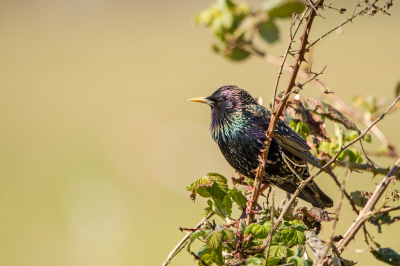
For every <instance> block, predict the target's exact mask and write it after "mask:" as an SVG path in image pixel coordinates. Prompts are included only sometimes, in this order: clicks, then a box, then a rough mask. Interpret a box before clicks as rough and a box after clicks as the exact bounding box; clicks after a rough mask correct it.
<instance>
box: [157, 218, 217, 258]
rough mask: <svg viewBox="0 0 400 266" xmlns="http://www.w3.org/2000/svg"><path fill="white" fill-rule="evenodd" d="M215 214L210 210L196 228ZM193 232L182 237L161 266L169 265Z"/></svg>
mask: <svg viewBox="0 0 400 266" xmlns="http://www.w3.org/2000/svg"><path fill="white" fill-rule="evenodd" d="M214 214H215V213H214V212H210V213H209V214H208V215H207V216H206V217H205V218H204V219H203V220H201V222H200V223H198V224H197V225H196V227H194V228H200V227H201V226H202V225H203V224H204V222H205V221H207V220H208V219H210V218H211V217H212V216H213V215H214ZM192 233H193V231H192V232H188V233H187V235H186V236H185V237H184V238H182V240H181V241H180V242H179V243H178V245H176V246H175V248H174V249H173V250H172V251H171V252H170V253H169V254H168V257H167V259H166V260H165V261H164V263H163V264H162V265H161V266H166V265H168V264H169V263H170V262H171V260H172V258H173V257H175V255H176V254H178V253H179V252H180V251H181V250H182V249H183V247H184V246H185V245H186V243H187V241H188V240H189V238H190V235H191V234H192Z"/></svg>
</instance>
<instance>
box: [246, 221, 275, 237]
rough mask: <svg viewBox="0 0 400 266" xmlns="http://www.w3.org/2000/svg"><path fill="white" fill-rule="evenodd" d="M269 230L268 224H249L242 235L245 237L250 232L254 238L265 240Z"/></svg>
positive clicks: (269, 225)
mask: <svg viewBox="0 0 400 266" xmlns="http://www.w3.org/2000/svg"><path fill="white" fill-rule="evenodd" d="M270 229H271V224H270V223H265V224H263V225H261V224H255V223H254V224H250V225H249V226H248V227H247V228H246V231H245V232H244V235H245V236H247V235H249V234H250V232H251V233H252V234H253V236H254V238H266V237H267V236H268V233H269V230H270Z"/></svg>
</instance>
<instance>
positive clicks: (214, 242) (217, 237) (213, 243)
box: [206, 230, 222, 249]
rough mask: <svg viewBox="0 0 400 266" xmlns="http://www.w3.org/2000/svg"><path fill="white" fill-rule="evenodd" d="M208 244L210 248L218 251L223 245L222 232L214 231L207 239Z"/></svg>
mask: <svg viewBox="0 0 400 266" xmlns="http://www.w3.org/2000/svg"><path fill="white" fill-rule="evenodd" d="M206 243H207V246H209V247H210V248H212V249H217V248H218V247H219V246H220V245H221V243H222V230H215V231H212V232H211V233H210V234H209V235H208V236H207V237H206Z"/></svg>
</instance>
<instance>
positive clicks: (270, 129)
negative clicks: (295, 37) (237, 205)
mask: <svg viewBox="0 0 400 266" xmlns="http://www.w3.org/2000/svg"><path fill="white" fill-rule="evenodd" d="M323 2H324V1H323V0H319V1H318V2H317V4H316V6H317V7H318V6H321V5H322V4H323ZM315 16H316V12H315V11H314V9H311V10H310V14H309V17H308V20H307V24H306V26H305V28H304V32H303V35H302V36H301V44H300V49H299V52H298V54H297V58H296V62H295V64H294V67H293V72H292V75H291V77H290V81H289V84H288V86H287V88H286V90H285V93H284V95H283V98H284V97H285V96H286V95H287V94H289V93H290V92H291V90H292V89H293V87H294V86H295V81H296V77H297V73H298V72H299V69H300V65H301V62H302V61H304V54H305V52H306V46H307V43H308V36H309V33H310V29H311V25H312V23H313V21H314V17H315ZM285 104H286V100H284V99H282V101H281V102H280V103H279V106H278V108H277V110H276V112H275V111H274V112H273V113H272V116H271V121H270V123H269V127H268V131H267V134H266V135H267V140H266V141H265V151H264V152H263V153H262V154H261V157H262V160H261V162H260V164H259V165H258V167H257V169H256V176H255V178H254V188H253V193H252V195H251V199H250V208H251V209H252V208H254V207H255V206H256V204H257V200H258V196H259V191H260V187H261V183H262V179H263V175H264V171H265V165H264V163H263V161H264V162H265V161H267V156H268V152H269V147H270V145H271V140H272V138H273V137H274V131H275V128H276V125H277V123H278V120H279V117H280V116H281V115H282V111H283V108H284V106H285ZM253 219H254V213H253V212H250V213H249V215H248V216H247V220H246V222H247V225H249V224H251V223H252V221H253Z"/></svg>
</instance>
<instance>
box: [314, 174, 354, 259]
mask: <svg viewBox="0 0 400 266" xmlns="http://www.w3.org/2000/svg"><path fill="white" fill-rule="evenodd" d="M349 175H350V172H349V174H348V175H346V176H345V177H344V179H343V183H342V185H341V186H340V190H341V194H340V198H339V203H338V206H337V208H336V215H335V219H334V221H333V225H332V229H331V235H330V237H329V240H328V241H327V243H326V250H325V253H324V254H323V256H322V257H321V258H319V259H318V261H317V262H316V266H322V265H323V263H324V260H325V258H326V255H327V254H328V251H329V248H330V246H331V243H332V239H333V237H334V236H335V228H336V224H337V222H338V220H339V213H340V208H341V207H342V203H343V196H344V186H345V184H346V181H347V178H348V176H349Z"/></svg>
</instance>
